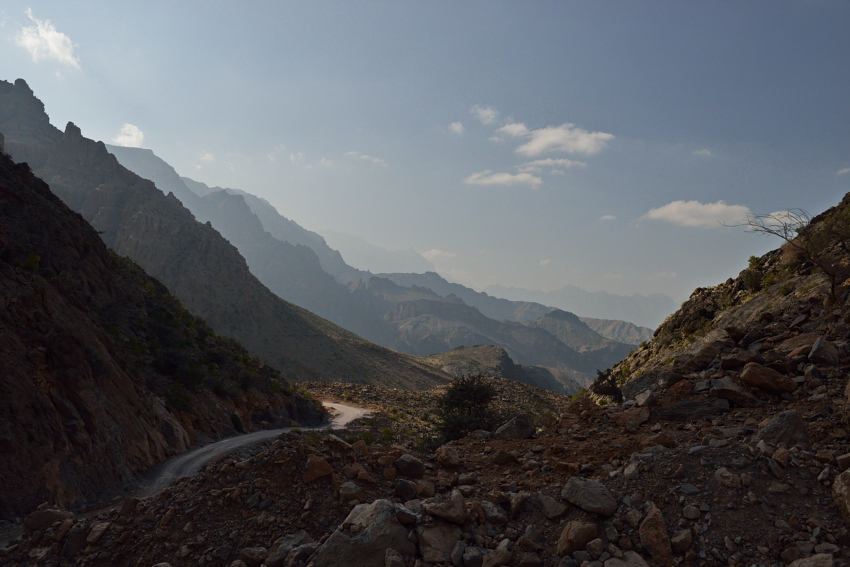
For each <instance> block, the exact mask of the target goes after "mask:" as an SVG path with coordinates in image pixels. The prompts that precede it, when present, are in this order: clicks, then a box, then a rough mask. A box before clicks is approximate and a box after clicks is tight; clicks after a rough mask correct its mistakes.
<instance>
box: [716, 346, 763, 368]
mask: <svg viewBox="0 0 850 567" xmlns="http://www.w3.org/2000/svg"><path fill="white" fill-rule="evenodd" d="M750 362H757V363H759V364H764V358H763V357H762V356H761V354H759V353H757V352H752V351H749V350H742V351H741V352H739V353H737V354H730V355H729V356H724V357H723V358H721V359H720V369H721V370H736V369H738V368H743V367H744V366H746V365H747V364H748V363H750Z"/></svg>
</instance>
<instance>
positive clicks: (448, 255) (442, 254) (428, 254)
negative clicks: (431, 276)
mask: <svg viewBox="0 0 850 567" xmlns="http://www.w3.org/2000/svg"><path fill="white" fill-rule="evenodd" d="M420 254H421V255H422V256H424V257H425V259H426V260H430V261H432V262H434V261H439V260H450V259H452V258H457V254H455V253H454V252H446V251H445V250H437V249H436V248H432V249H431V250H426V251H425V252H420Z"/></svg>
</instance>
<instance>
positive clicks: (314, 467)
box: [304, 455, 334, 482]
mask: <svg viewBox="0 0 850 567" xmlns="http://www.w3.org/2000/svg"><path fill="white" fill-rule="evenodd" d="M306 468H307V471H306V472H305V473H304V482H311V481H314V480H316V479H319V478H324V477H326V476H331V475H332V474H333V472H334V470H333V467H331V464H330V463H329V462H328V461H327V460H326V459H325V458H324V457H320V456H318V455H310V457H309V458H308V459H307V467H306Z"/></svg>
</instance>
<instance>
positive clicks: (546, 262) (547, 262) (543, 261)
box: [540, 258, 552, 268]
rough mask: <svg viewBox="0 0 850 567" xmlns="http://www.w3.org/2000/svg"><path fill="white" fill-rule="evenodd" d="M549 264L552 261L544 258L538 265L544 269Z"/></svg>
mask: <svg viewBox="0 0 850 567" xmlns="http://www.w3.org/2000/svg"><path fill="white" fill-rule="evenodd" d="M551 262H552V260H550V259H549V258H546V259H545V260H540V265H541V266H543V267H544V268H545V267H546V266H548V265H549V264H550V263H551Z"/></svg>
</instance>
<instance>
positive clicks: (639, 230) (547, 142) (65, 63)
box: [0, 0, 850, 300]
mask: <svg viewBox="0 0 850 567" xmlns="http://www.w3.org/2000/svg"><path fill="white" fill-rule="evenodd" d="M128 4H131V3H116V2H86V1H81V2H73V3H68V2H50V1H44V2H35V1H24V2H21V1H19V0H7V1H6V2H4V3H3V7H2V8H0V56H2V59H0V60H2V62H3V64H2V67H0V68H2V69H3V76H0V78H2V79H4V80H7V81H14V80H15V79H17V78H24V79H25V80H26V81H27V82H28V84H29V85H30V87H31V88H32V89H33V91H34V92H35V94H36V96H38V97H39V98H40V99H41V100H42V101H43V102H44V104H45V107H46V110H47V113H48V114H49V115H50V118H51V121H52V122H53V123H54V124H55V125H56V126H58V127H59V128H60V129H63V128H64V125H65V123H66V122H68V121H73V122H74V123H75V124H77V125H78V126H80V128H81V129H82V131H83V134H84V135H86V136H87V137H90V138H93V139H96V140H103V141H105V142H107V143H117V144H122V145H131V146H140V147H144V148H149V149H151V150H153V151H154V153H156V154H157V155H158V156H160V157H161V158H163V159H165V160H166V161H167V162H168V163H170V164H171V165H172V166H174V168H175V169H176V170H177V171H178V173H180V174H181V175H185V176H187V177H191V178H193V179H196V180H198V181H203V182H205V183H207V184H209V185H218V186H224V187H233V188H237V189H243V190H245V191H248V192H251V193H254V194H256V195H259V196H261V197H263V198H265V199H267V200H268V201H269V202H271V203H272V204H273V205H275V207H277V209H278V211H279V212H280V213H281V214H283V215H284V216H286V217H287V218H290V219H293V220H295V221H296V222H298V223H299V224H301V225H302V226H303V227H305V228H307V229H309V230H314V231H317V232H319V233H320V234H321V232H322V230H333V231H335V232H338V233H346V234H351V235H356V236H358V237H362V238H364V239H366V240H367V241H368V242H370V243H371V244H374V245H377V246H381V247H384V248H387V249H402V248H412V249H415V250H417V251H418V252H420V253H421V254H422V255H423V256H424V257H425V258H427V259H428V260H429V261H430V262H431V263H432V264H433V265H434V266H436V267H437V270H438V271H439V273H440V274H442V275H443V276H444V277H446V278H447V279H449V280H451V281H456V282H459V283H463V284H466V285H469V286H471V287H474V288H476V289H483V288H485V287H486V286H488V285H491V284H500V285H504V286H514V287H523V288H528V289H541V290H547V291H548V290H553V289H557V288H560V287H562V286H564V285H567V284H571V285H577V286H580V287H582V288H584V289H587V290H589V291H597V290H605V291H608V292H611V293H619V294H632V293H641V294H649V293H665V294H667V295H669V296H671V297H673V298H674V299H677V300H683V299H684V298H686V297H687V296H689V295H690V293H691V291H692V290H693V289H694V288H695V287H698V286H707V285H714V284H717V283H720V282H722V281H724V280H725V279H726V278H728V277H732V276H735V275H737V273H738V272H739V271H740V270H742V269H743V268H745V267H746V265H747V259H748V258H749V256H751V255H753V254H759V255H760V254H763V253H764V252H767V251H768V250H770V249H773V248H776V247H777V246H778V245H779V244H780V242H778V241H776V240H771V239H769V238H767V237H764V236H761V235H755V234H747V233H746V232H745V231H744V229H743V228H741V227H737V228H735V227H730V226H724V225H735V224H740V223H741V222H742V221H743V220H744V219H745V218H746V216H747V214H754V213H755V214H759V213H770V212H774V211H781V210H786V209H789V208H802V209H805V210H807V211H809V212H811V213H813V214H815V213H818V212H820V211H822V210H824V209H826V208H828V207H830V206H832V205H834V204H836V203H837V202H838V201H839V200H840V199H841V198H842V197H843V196H844V194H845V193H846V192H848V191H850V128H848V127H850V104H848V101H850V64H848V59H850V33H848V30H850V3H847V2H845V1H818V0H797V1H793V2H789V1H783V0H776V1H770V2H768V1H752V2H733V1H700V2H661V1H657V2H656V1H647V2H624V1H607V0H591V1H576V2H571V1H559V2H536V1H533V0H530V1H527V2H496V1H486V2H485V1H467V2H449V1H431V2H421V3H414V2H390V1H386V2H361V1H356V0H348V1H344V2H325V1H309V2H301V1H292V2H277V1H276V2H247V3H240V4H239V5H238V6H237V5H236V4H235V3H232V2H209V1H207V2H203V3H201V2H192V1H186V2H179V3H173V2H169V3H165V2H157V1H152V2H147V3H145V5H144V6H142V5H141V3H133V4H138V5H128Z"/></svg>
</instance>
